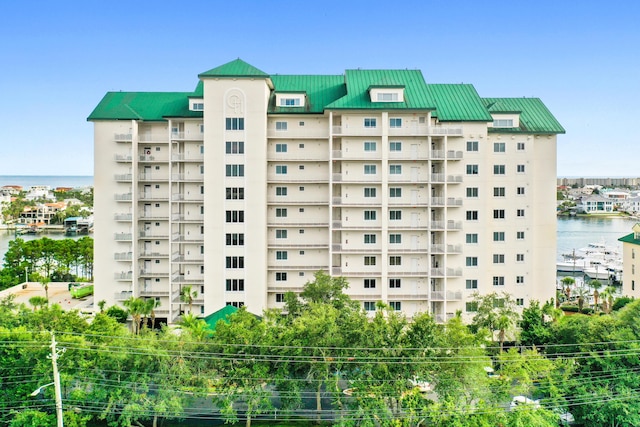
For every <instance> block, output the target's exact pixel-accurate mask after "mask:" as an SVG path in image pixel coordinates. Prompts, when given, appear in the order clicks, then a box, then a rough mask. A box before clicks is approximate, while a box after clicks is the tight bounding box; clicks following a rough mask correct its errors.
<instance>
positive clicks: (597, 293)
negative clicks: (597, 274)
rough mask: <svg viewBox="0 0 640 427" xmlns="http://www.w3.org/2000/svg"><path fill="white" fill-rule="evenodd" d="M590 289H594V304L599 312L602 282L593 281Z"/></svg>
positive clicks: (590, 283)
mask: <svg viewBox="0 0 640 427" xmlns="http://www.w3.org/2000/svg"><path fill="white" fill-rule="evenodd" d="M589 287H590V288H591V289H593V302H594V309H595V310H596V311H597V310H598V298H600V289H602V282H601V281H599V280H598V279H593V280H591V281H590V282H589Z"/></svg>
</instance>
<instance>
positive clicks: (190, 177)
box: [171, 173, 204, 182]
mask: <svg viewBox="0 0 640 427" xmlns="http://www.w3.org/2000/svg"><path fill="white" fill-rule="evenodd" d="M171 181H182V182H203V181H204V175H202V174H199V173H198V174H188V173H174V174H171Z"/></svg>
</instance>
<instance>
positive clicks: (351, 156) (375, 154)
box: [331, 150, 382, 161]
mask: <svg viewBox="0 0 640 427" xmlns="http://www.w3.org/2000/svg"><path fill="white" fill-rule="evenodd" d="M331 156H332V157H333V158H334V159H336V160H341V159H342V160H378V161H380V160H382V153H380V152H379V151H353V152H351V153H347V152H345V151H342V150H333V151H332V152H331Z"/></svg>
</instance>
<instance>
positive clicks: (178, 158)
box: [171, 153, 204, 163]
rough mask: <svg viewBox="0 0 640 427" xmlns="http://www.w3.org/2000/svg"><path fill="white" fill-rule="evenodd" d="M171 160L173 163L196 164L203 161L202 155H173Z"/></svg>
mask: <svg viewBox="0 0 640 427" xmlns="http://www.w3.org/2000/svg"><path fill="white" fill-rule="evenodd" d="M171 160H172V161H174V162H185V163H187V162H197V163H202V162H203V161H204V154H197V153H193V154H192V153H173V154H171Z"/></svg>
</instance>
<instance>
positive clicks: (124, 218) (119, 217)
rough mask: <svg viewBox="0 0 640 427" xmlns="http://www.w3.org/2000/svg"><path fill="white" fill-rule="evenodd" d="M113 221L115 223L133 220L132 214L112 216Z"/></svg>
mask: <svg viewBox="0 0 640 427" xmlns="http://www.w3.org/2000/svg"><path fill="white" fill-rule="evenodd" d="M113 219H114V220H116V221H131V220H132V219H133V214H130V213H117V214H114V215H113Z"/></svg>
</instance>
